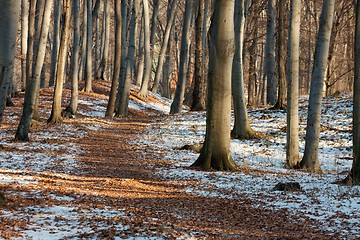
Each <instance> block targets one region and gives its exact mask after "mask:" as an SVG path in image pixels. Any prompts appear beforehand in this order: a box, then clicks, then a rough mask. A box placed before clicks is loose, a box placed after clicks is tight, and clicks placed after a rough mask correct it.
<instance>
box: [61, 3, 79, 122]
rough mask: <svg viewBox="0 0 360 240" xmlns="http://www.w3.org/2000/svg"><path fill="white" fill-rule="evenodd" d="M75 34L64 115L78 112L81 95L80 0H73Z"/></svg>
mask: <svg viewBox="0 0 360 240" xmlns="http://www.w3.org/2000/svg"><path fill="white" fill-rule="evenodd" d="M72 8H73V9H72V10H73V17H74V36H73V54H72V56H71V68H72V72H71V98H70V103H69V105H68V106H67V107H66V109H65V110H64V112H63V116H65V117H67V116H73V115H76V113H77V107H78V96H79V56H80V46H79V45H80V0H73V6H72Z"/></svg>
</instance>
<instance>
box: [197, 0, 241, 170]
mask: <svg viewBox="0 0 360 240" xmlns="http://www.w3.org/2000/svg"><path fill="white" fill-rule="evenodd" d="M209 47H210V63H209V75H208V102H207V111H206V135H205V142H204V146H203V147H202V149H201V153H200V156H199V158H198V159H197V160H196V162H195V163H194V164H193V165H192V166H194V167H200V168H201V169H203V170H208V169H215V170H225V171H228V170H234V169H235V168H236V165H235V163H234V162H233V160H232V157H231V154H230V140H231V139H230V128H231V127H230V123H231V68H232V62H233V54H234V0H218V1H215V9H214V16H213V20H212V23H211V27H210V36H209Z"/></svg>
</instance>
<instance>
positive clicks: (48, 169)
mask: <svg viewBox="0 0 360 240" xmlns="http://www.w3.org/2000/svg"><path fill="white" fill-rule="evenodd" d="M108 91H109V83H108V82H104V81H96V82H95V85H94V93H91V94H87V93H81V94H80V101H79V115H77V116H76V117H74V118H71V119H64V122H63V124H61V125H58V126H48V125H47V124H46V118H47V117H48V116H49V115H50V111H51V96H52V89H45V90H41V93H40V95H41V101H40V113H41V117H42V120H41V121H40V122H34V124H33V127H32V132H31V135H30V139H31V141H30V142H29V143H20V142H14V141H13V139H14V135H15V130H16V127H17V125H18V122H19V117H20V115H21V111H22V108H21V107H22V97H23V96H18V97H16V98H14V99H13V101H14V103H15V106H13V107H9V108H7V109H6V112H5V119H4V123H3V126H2V127H1V129H2V131H1V133H0V138H1V145H0V192H1V193H3V194H4V197H5V202H4V203H2V202H1V199H0V213H1V215H0V219H1V223H2V224H1V225H0V238H4V239H24V238H29V239H134V238H136V239H205V238H214V239H234V238H237V239H259V238H261V239H310V238H318V239H357V238H358V237H359V232H360V226H359V224H358V223H359V221H360V215H359V209H360V187H346V186H339V185H336V184H332V183H333V182H335V181H336V180H339V179H342V178H344V177H345V176H346V175H345V174H346V172H347V171H348V170H349V168H350V166H351V148H352V142H351V111H352V109H351V108H352V101H351V99H350V98H349V96H346V95H341V96H338V97H334V98H326V99H325V100H324V108H323V122H322V126H323V127H322V135H321V143H320V146H321V148H320V155H319V158H320V161H321V166H322V169H323V171H324V173H323V174H322V175H317V174H309V173H305V172H299V171H289V170H285V169H284V167H283V166H284V163H285V149H284V147H285V141H286V139H285V137H286V136H285V131H284V128H285V126H286V116H285V113H284V112H282V111H269V110H266V109H259V110H253V111H251V112H250V113H249V114H250V117H251V124H252V126H253V127H254V129H255V130H257V131H259V132H262V133H264V134H267V135H268V138H266V139H264V140H247V141H239V140H233V141H232V155H233V158H234V160H235V162H236V163H237V164H238V166H239V170H238V171H236V172H231V173H225V172H213V171H210V172H201V171H197V170H194V169H190V168H189V167H188V166H190V165H191V163H193V162H194V161H195V160H196V158H197V156H198V154H197V153H196V152H194V151H191V150H180V149H181V147H182V146H184V145H186V144H188V145H191V144H201V142H202V141H203V138H204V134H205V113H204V112H198V113H190V112H187V111H186V110H184V111H183V113H181V114H179V115H168V112H169V105H170V102H169V101H168V100H166V99H163V98H160V97H159V96H157V95H151V97H150V98H149V99H147V100H146V101H145V99H141V98H138V97H137V95H136V93H137V91H138V90H137V89H136V88H134V89H132V96H131V102H130V117H129V118H104V113H105V110H106V104H107V95H108ZM69 96H70V92H69V90H66V91H65V92H64V102H63V106H65V104H66V102H67V101H68V99H69ZM306 107H307V106H306V100H305V99H302V100H301V113H300V114H301V136H300V138H301V142H300V148H301V152H303V150H304V134H305V130H304V128H305V126H306ZM279 182H298V183H299V184H300V186H301V190H300V191H294V192H292V191H273V188H274V187H275V185H276V184H277V183H279Z"/></svg>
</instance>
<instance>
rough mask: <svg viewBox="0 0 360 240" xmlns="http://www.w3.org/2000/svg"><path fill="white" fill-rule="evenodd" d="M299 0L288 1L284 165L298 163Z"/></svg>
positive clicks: (292, 165) (290, 165)
mask: <svg viewBox="0 0 360 240" xmlns="http://www.w3.org/2000/svg"><path fill="white" fill-rule="evenodd" d="M300 18H301V0H291V2H290V27H289V42H288V67H287V81H288V84H287V96H288V97H287V115H286V117H287V134H286V167H287V168H294V167H297V165H298V163H299V57H300V51H299V47H300Z"/></svg>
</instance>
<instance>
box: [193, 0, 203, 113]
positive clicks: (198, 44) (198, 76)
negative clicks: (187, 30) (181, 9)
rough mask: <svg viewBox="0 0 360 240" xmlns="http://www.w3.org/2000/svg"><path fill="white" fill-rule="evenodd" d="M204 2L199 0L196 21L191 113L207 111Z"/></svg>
mask: <svg viewBox="0 0 360 240" xmlns="http://www.w3.org/2000/svg"><path fill="white" fill-rule="evenodd" d="M204 4H205V1H204V0H198V5H199V6H198V11H197V17H196V19H195V69H194V90H193V101H192V104H191V111H203V110H205V78H204V70H203V66H204V63H203V59H204V57H203V55H204V52H203V35H204V32H203V26H204V21H205V19H204V6H205V5H204Z"/></svg>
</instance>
